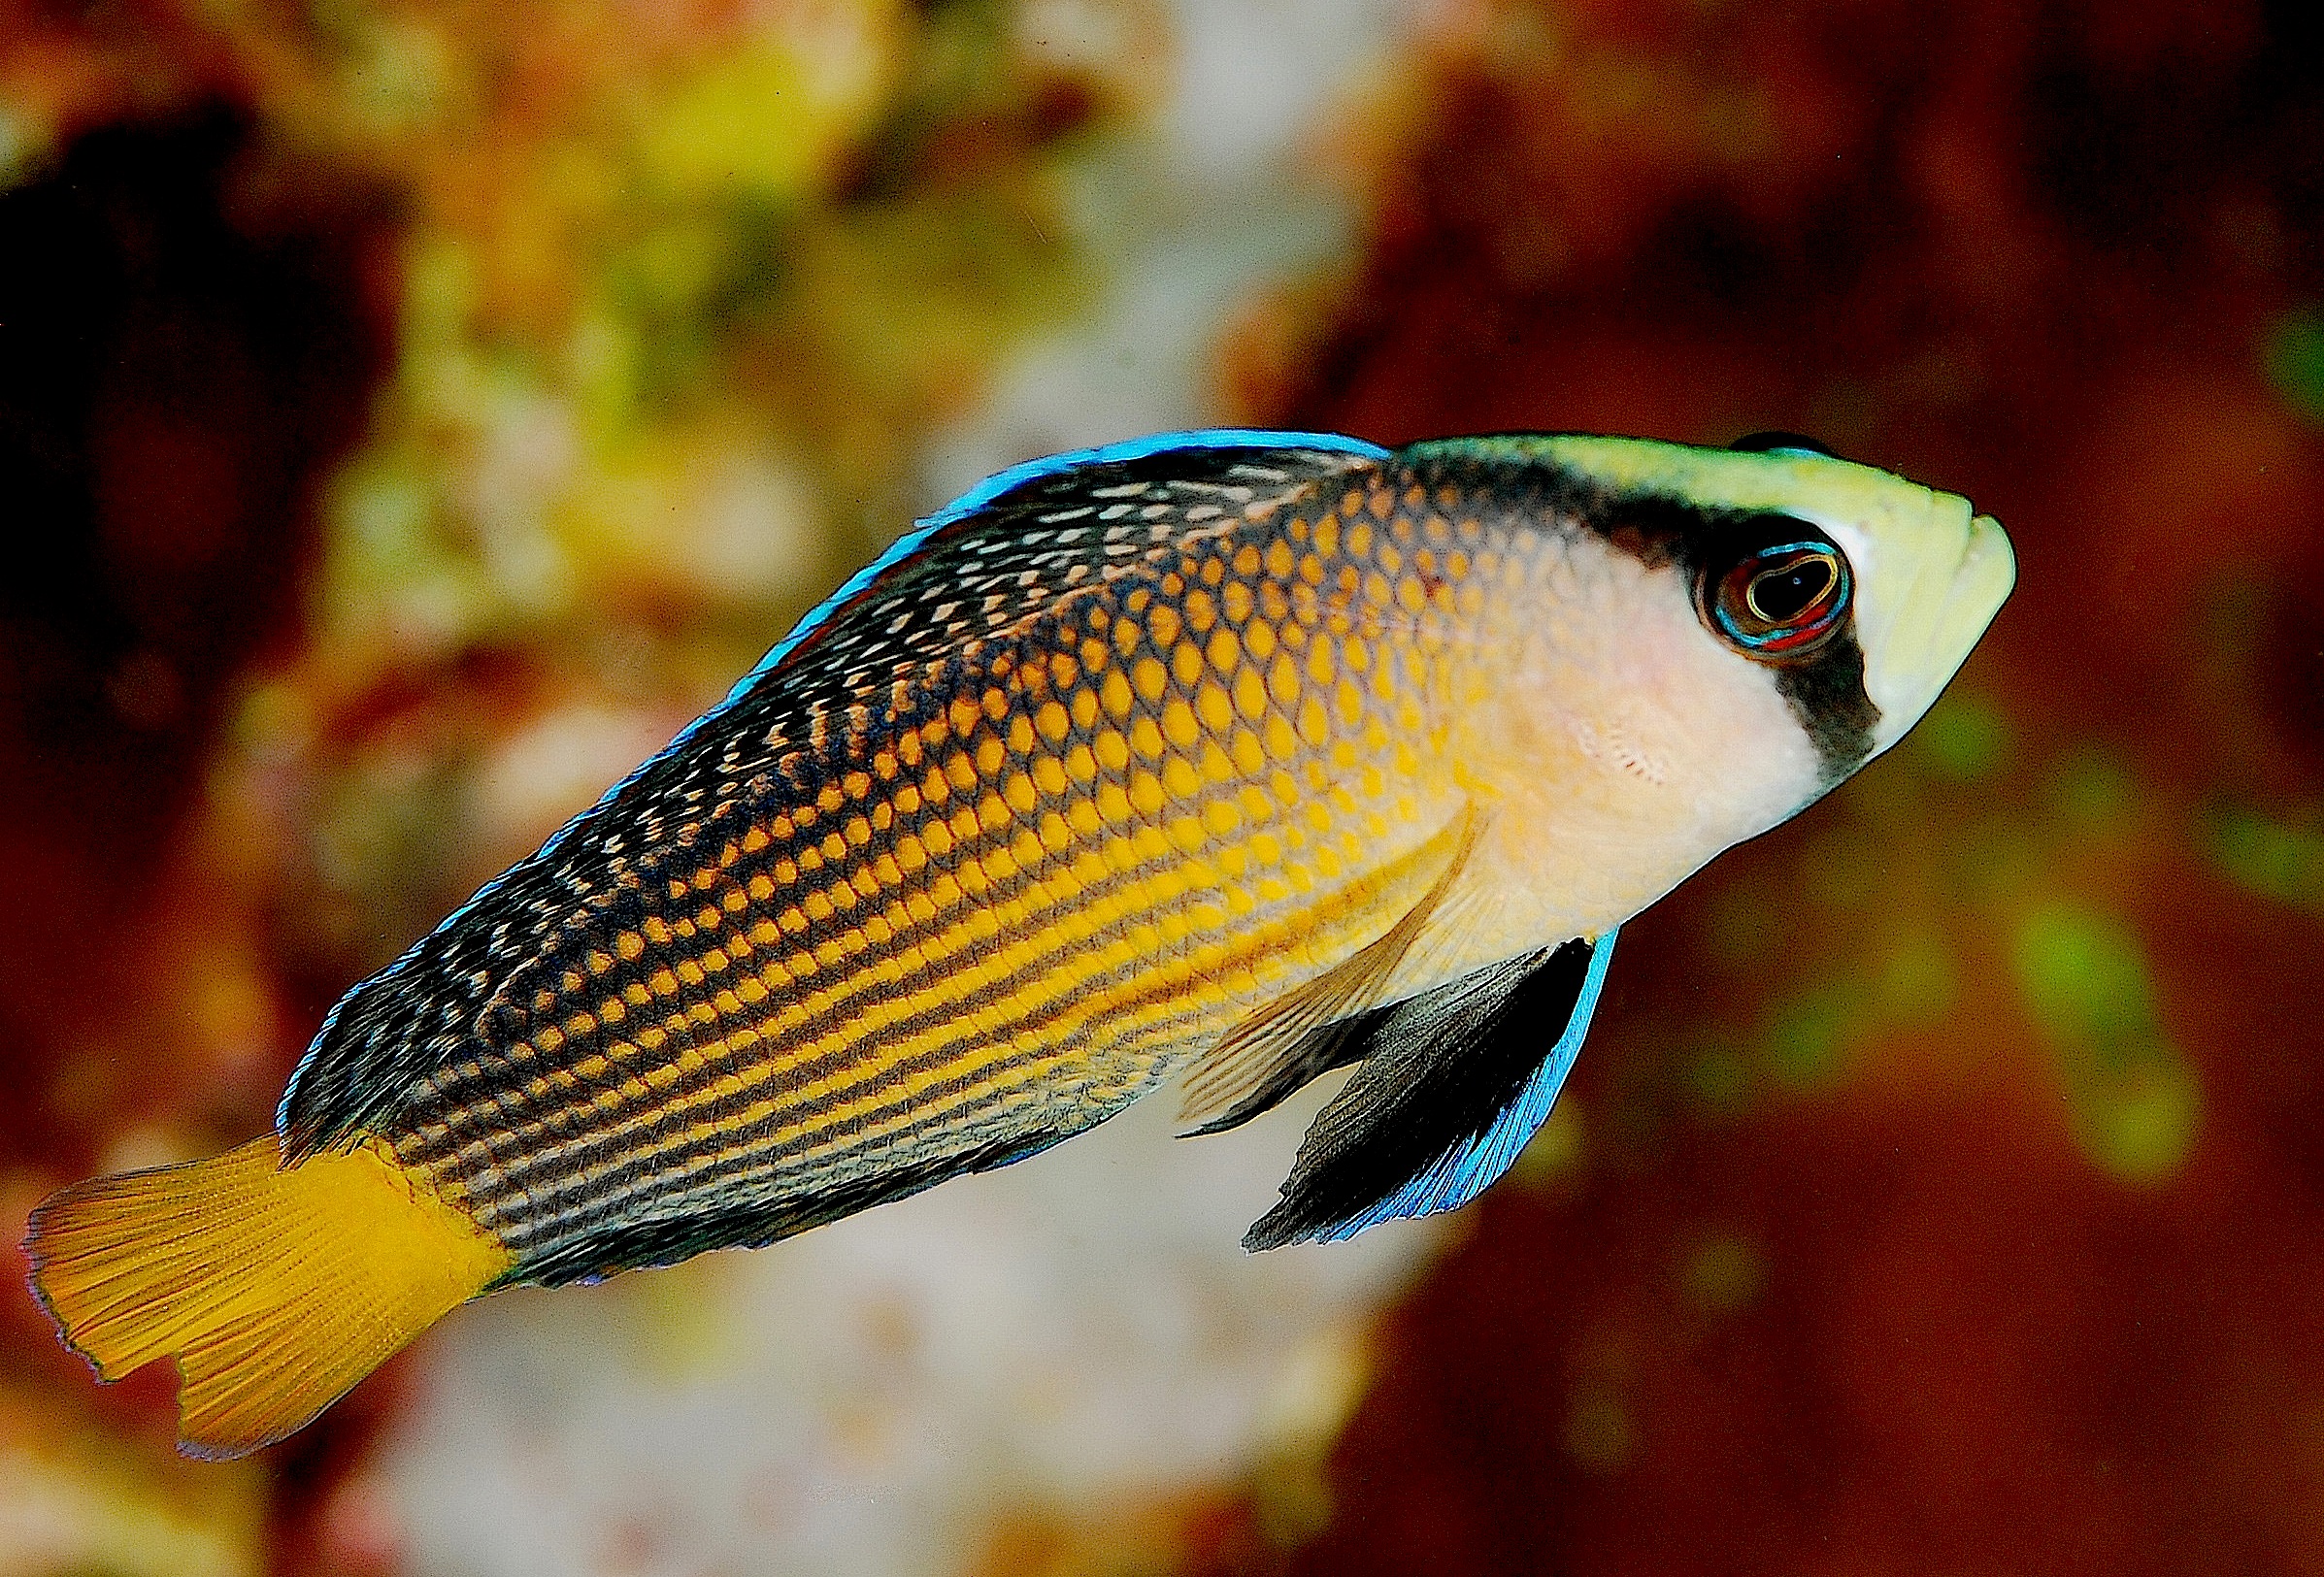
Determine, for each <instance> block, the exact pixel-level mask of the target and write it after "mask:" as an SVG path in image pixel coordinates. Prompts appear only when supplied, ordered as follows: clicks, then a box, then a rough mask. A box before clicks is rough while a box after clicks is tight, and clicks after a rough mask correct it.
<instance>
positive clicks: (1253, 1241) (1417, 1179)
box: [1243, 931, 1615, 1249]
mask: <svg viewBox="0 0 2324 1577" xmlns="http://www.w3.org/2000/svg"><path fill="white" fill-rule="evenodd" d="M1614 935H1615V934H1614V933H1613V932H1611V931H1609V932H1607V933H1606V934H1605V935H1604V936H1600V937H1599V938H1598V939H1597V941H1596V943H1595V944H1592V943H1590V942H1586V941H1582V940H1579V939H1577V940H1574V941H1569V942H1567V943H1565V944H1564V945H1562V946H1559V947H1556V948H1551V949H1545V950H1544V951H1542V952H1539V953H1529V954H1526V955H1524V956H1523V957H1520V958H1514V959H1511V960H1509V961H1508V962H1506V963H1503V964H1496V965H1493V966H1492V967H1490V968H1488V969H1479V970H1477V972H1476V973H1474V974H1470V975H1465V976H1463V977H1462V978H1461V979H1458V980H1455V981H1453V982H1452V983H1450V984H1449V985H1444V986H1439V987H1438V988H1437V989H1436V990H1434V991H1430V992H1424V993H1422V994H1421V995H1420V996H1417V997H1414V998H1412V999H1411V1000H1410V1001H1408V1002H1399V1003H1397V1004H1396V1005H1395V1006H1393V1007H1389V1008H1384V1009H1380V1010H1378V1011H1377V1012H1374V1013H1370V1014H1366V1015H1364V1020H1363V1022H1362V1023H1361V1025H1360V1026H1359V1027H1357V1028H1356V1029H1355V1030H1354V1031H1353V1032H1352V1035H1353V1036H1354V1038H1355V1040H1356V1042H1357V1043H1355V1044H1352V1045H1346V1046H1344V1047H1343V1049H1344V1050H1345V1051H1347V1052H1349V1053H1352V1054H1353V1055H1360V1056H1361V1057H1362V1059H1363V1061H1362V1064H1361V1066H1360V1067H1358V1068H1357V1069H1356V1071H1355V1075H1354V1077H1352V1078H1350V1079H1349V1080H1348V1081H1347V1086H1346V1088H1345V1089H1343V1090H1342V1091H1341V1092H1340V1093H1339V1094H1338V1095H1337V1096H1335V1097H1333V1098H1332V1101H1331V1103H1330V1104H1329V1105H1327V1106H1325V1107H1324V1108H1323V1110H1322V1111H1321V1112H1320V1113H1318V1114H1317V1116H1316V1118H1315V1121H1314V1123H1313V1124H1312V1125H1311V1127H1310V1128H1309V1129H1308V1133H1307V1136H1306V1138H1304V1139H1302V1140H1301V1141H1300V1146H1299V1158H1298V1160H1297V1161H1295V1162H1294V1163H1293V1164H1292V1167H1291V1175H1290V1176H1289V1177H1288V1178H1287V1179H1285V1180H1284V1183H1283V1189H1282V1199H1281V1201H1280V1202H1279V1203H1278V1204H1277V1205H1276V1207H1275V1208H1274V1209H1272V1210H1270V1211H1268V1212H1267V1214H1266V1215H1264V1216H1262V1217H1260V1218H1259V1220H1258V1221H1257V1222H1256V1223H1254V1224H1253V1225H1252V1227H1251V1230H1250V1232H1248V1233H1247V1234H1246V1235H1245V1237H1244V1239H1243V1244H1244V1247H1245V1248H1249V1249H1267V1248H1278V1247H1280V1246H1281V1245H1283V1244H1285V1243H1296V1242H1301V1241H1315V1242H1329V1241H1335V1240H1338V1239H1341V1238H1346V1237H1352V1236H1354V1235H1355V1234H1356V1233H1357V1232H1362V1231H1363V1230H1364V1229H1365V1228H1366V1227H1373V1226H1378V1224H1379V1223H1380V1222H1383V1221H1388V1220H1392V1219H1394V1218H1396V1217H1399V1216H1424V1215H1429V1214H1432V1213H1434V1212H1436V1211H1439V1210H1450V1209H1453V1208H1455V1207H1456V1206H1459V1205H1462V1204H1466V1203H1467V1202H1468V1201H1469V1200H1471V1199H1475V1198H1476V1197H1477V1195H1478V1194H1481V1193H1482V1192H1484V1190H1485V1189H1486V1188H1487V1187H1489V1186H1490V1185H1491V1184H1492V1182H1493V1180H1494V1179H1495V1178H1497V1177H1499V1176H1500V1175H1501V1174H1502V1173H1503V1172H1505V1171H1507V1170H1508V1169H1509V1167H1510V1164H1511V1162H1513V1161H1515V1160H1516V1159H1517V1152H1518V1151H1520V1150H1522V1149H1523V1148H1524V1147H1525V1141H1526V1140H1527V1139H1529V1138H1531V1137H1532V1136H1533V1133H1534V1131H1535V1130H1536V1129H1538V1128H1540V1127H1541V1126H1542V1124H1543V1122H1544V1121H1545V1120H1546V1119H1547V1117H1548V1115H1549V1108H1550V1107H1551V1106H1552V1105H1553V1104H1555V1103H1556V1101H1557V1092H1558V1091H1559V1090H1560V1089H1561V1088H1563V1087H1564V1085H1565V1081H1566V1074H1567V1073H1568V1072H1569V1071H1571V1070H1572V1068H1573V1066H1574V1057H1575V1054H1576V1053H1577V1052H1578V1051H1579V1050H1580V1049H1581V1042H1582V1038H1583V1036H1585V1035H1587V1034H1588V1033H1589V1024H1590V1014H1591V1012H1592V1011H1593V1010H1594V1009H1595V1008H1596V1006H1597V1003H1598V991H1599V988H1600V986H1601V985H1603V984H1604V982H1605V979H1606V966H1607V964H1608V962H1609V961H1610V959H1611V958H1612V956H1613V942H1614ZM1544 1024H1554V1025H1557V1026H1559V1027H1560V1029H1559V1032H1558V1034H1557V1037H1556V1039H1555V1041H1554V1043H1552V1044H1551V1045H1550V1046H1549V1047H1548V1048H1547V1055H1546V1056H1544V1055H1543V1048H1542V1042H1541V1039H1540V1038H1537V1032H1538V1030H1539V1027H1540V1026H1543V1025H1544ZM1343 1060H1344V1061H1345V1060H1346V1059H1345V1057H1344V1058H1343Z"/></svg>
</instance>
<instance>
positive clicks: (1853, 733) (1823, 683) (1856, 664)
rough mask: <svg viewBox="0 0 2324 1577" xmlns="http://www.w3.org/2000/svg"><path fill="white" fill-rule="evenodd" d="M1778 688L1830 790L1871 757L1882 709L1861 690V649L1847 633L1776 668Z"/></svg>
mask: <svg viewBox="0 0 2324 1577" xmlns="http://www.w3.org/2000/svg"><path fill="white" fill-rule="evenodd" d="M1776 688H1777V689H1778V690H1780V691H1782V693H1783V699H1784V700H1785V701H1787V702H1789V703H1790V704H1791V709H1792V714H1793V715H1794V716H1796V717H1798V718H1799V720H1800V726H1801V727H1802V728H1805V729H1806V730H1807V731H1808V738H1809V740H1810V741H1811V742H1812V743H1813V744H1814V745H1815V754H1816V759H1817V760H1818V762H1819V763H1820V764H1821V765H1822V768H1823V779H1824V787H1826V788H1830V787H1831V786H1832V785H1833V784H1835V783H1837V782H1839V781H1840V780H1841V779H1842V778H1843V777H1845V776H1847V775H1848V774H1849V773H1850V772H1854V771H1855V770H1856V769H1857V768H1859V767H1861V766H1863V765H1864V763H1865V762H1866V761H1867V760H1868V759H1869V758H1870V757H1871V755H1872V749H1873V738H1872V736H1873V729H1874V728H1875V727H1876V726H1877V725H1878V723H1879V721H1880V708H1879V707H1878V706H1875V705H1873V699H1872V697H1871V695H1869V694H1868V693H1867V692H1866V691H1865V688H1864V648H1863V647H1862V646H1860V645H1858V644H1857V643H1856V632H1855V630H1854V629H1853V628H1849V629H1845V630H1843V631H1841V632H1840V634H1839V635H1837V636H1835V637H1834V638H1833V639H1832V641H1830V643H1829V644H1827V645H1825V646H1824V647H1822V648H1821V649H1820V650H1818V651H1817V652H1816V653H1815V655H1814V656H1812V657H1809V658H1808V659H1807V660H1806V661H1804V662H1798V663H1787V664H1783V665H1781V666H1779V667H1778V668H1777V669H1776Z"/></svg>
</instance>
